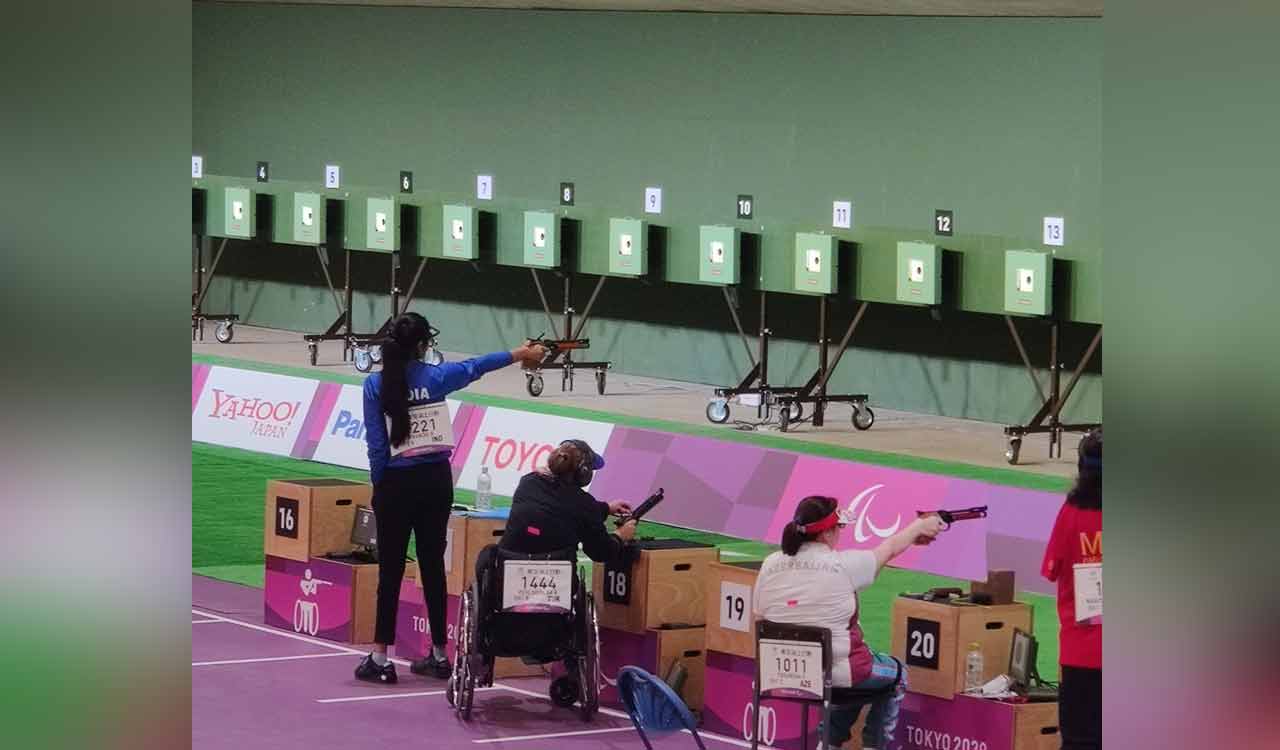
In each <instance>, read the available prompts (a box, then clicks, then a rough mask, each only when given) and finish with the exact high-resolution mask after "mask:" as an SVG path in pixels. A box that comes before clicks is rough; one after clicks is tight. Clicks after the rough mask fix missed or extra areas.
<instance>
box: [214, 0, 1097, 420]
mask: <svg viewBox="0 0 1280 750" xmlns="http://www.w3.org/2000/svg"><path fill="white" fill-rule="evenodd" d="M193 28H194V39H193V42H194V49H193V58H194V63H193V89H194V101H193V108H194V122H195V126H194V133H193V152H194V153H199V154H202V155H203V156H204V157H205V169H206V173H208V174H211V175H218V176H224V177H230V178H239V179H251V175H252V173H253V168H254V163H255V162H256V161H258V160H266V161H270V163H271V172H272V179H273V183H272V187H273V188H274V187H276V186H277V183H289V184H290V185H291V186H292V185H293V184H294V183H297V184H298V185H306V186H308V187H309V188H316V187H318V185H319V182H320V177H321V172H322V169H323V166H324V164H325V163H337V164H340V165H341V166H342V168H343V182H344V190H343V192H351V193H352V194H353V195H354V196H359V195H363V194H367V193H371V192H379V193H386V192H393V191H395V189H396V182H397V178H398V175H399V171H400V170H401V169H408V170H412V171H413V172H414V176H415V182H416V186H415V193H414V195H413V196H412V198H411V199H410V202H412V203H414V204H417V205H420V206H421V209H420V210H421V214H420V232H419V235H420V237H421V239H422V241H423V242H422V246H421V247H420V248H418V249H417V251H418V252H421V253H423V254H426V255H437V254H438V243H439V239H438V237H439V229H438V227H439V217H438V210H439V208H438V206H439V204H440V203H441V202H445V201H462V200H470V199H472V198H473V197H474V196H473V194H472V192H473V190H474V182H475V175H476V174H478V173H484V174H492V175H493V176H494V185H495V188H494V192H495V200H494V201H492V202H491V203H488V204H486V203H481V204H480V205H481V207H482V208H484V209H485V210H490V211H493V212H494V213H495V214H496V217H497V219H496V221H497V249H496V257H494V258H493V260H495V261H496V262H497V263H498V264H503V263H515V262H518V260H519V253H520V238H521V234H522V232H521V229H522V211H523V210H524V209H526V208H550V207H554V206H555V202H556V198H557V189H558V185H559V183H560V182H561V181H572V182H574V183H575V184H576V187H577V193H578V195H577V201H576V205H575V206H574V207H572V208H569V209H565V213H566V214H567V215H569V216H571V217H573V218H577V219H579V220H580V221H581V243H582V247H583V248H584V249H586V250H589V251H594V250H596V249H598V248H601V247H604V246H605V245H606V243H607V232H608V221H607V219H608V217H610V216H626V215H631V216H640V215H642V214H641V202H642V195H643V190H644V188H645V187H646V186H648V185H660V186H662V188H663V190H664V204H665V205H664V213H663V214H662V215H661V216H660V217H646V218H649V219H650V220H651V221H653V222H654V223H656V224H660V225H662V226H664V227H665V228H666V233H665V234H666V237H665V242H663V243H661V244H660V246H659V248H660V249H659V257H658V258H656V259H655V264H656V266H657V269H658V271H657V275H658V277H659V279H658V280H657V281H660V280H667V281H679V282H688V281H690V280H691V278H696V274H697V250H696V243H697V234H698V226H699V225H700V224H713V223H725V224H732V223H737V225H738V226H740V227H741V228H742V229H743V230H744V231H750V232H754V233H758V234H759V235H760V238H761V239H760V241H761V250H760V260H759V263H758V273H757V274H755V275H754V276H753V277H752V278H751V280H750V282H749V283H748V286H751V287H759V288H764V289H768V290H773V291H785V290H787V289H790V287H791V281H792V278H791V277H792V273H793V272H792V264H791V255H790V253H791V250H792V235H793V234H794V232H796V231H811V230H826V231H830V232H832V233H834V234H836V235H837V236H839V237H840V238H841V239H842V240H845V241H846V242H847V243H849V245H848V247H849V250H847V253H848V256H847V257H849V258H850V259H851V262H852V266H853V268H852V273H851V274H850V276H851V283H848V284H846V285H845V286H844V287H843V288H842V289H841V291H840V293H839V294H838V295H837V298H836V300H835V303H834V305H833V315H834V316H835V318H836V319H835V321H833V324H832V328H833V330H832V332H831V334H830V335H832V336H833V337H838V336H839V334H840V332H841V331H842V329H843V321H845V320H847V319H848V317H849V315H851V314H852V310H853V307H854V303H853V299H854V298H855V297H856V298H858V299H867V300H871V301H873V302H882V301H890V302H891V301H892V300H893V294H894V279H893V274H894V262H895V255H894V250H895V245H896V243H897V241H899V240H906V239H930V238H932V219H933V211H934V209H935V208H946V209H951V210H953V211H954V212H955V216H956V228H957V233H956V235H955V237H953V238H939V241H940V244H942V245H943V246H944V247H945V248H946V250H948V251H951V252H950V253H948V261H947V266H948V269H949V270H950V271H951V272H952V273H951V276H950V278H949V279H948V281H947V283H946V284H944V286H946V287H947V288H948V289H949V291H950V296H949V298H948V299H947V300H946V306H947V308H948V309H947V310H946V311H945V314H944V317H943V320H942V321H941V322H936V321H933V320H932V319H930V317H929V315H928V314H927V313H926V312H924V311H922V310H919V309H914V308H908V307H901V306H896V305H874V306H873V307H872V308H871V310H872V311H871V312H870V313H869V314H868V317H867V319H866V321H865V324H864V325H863V327H862V328H861V329H860V330H859V335H858V337H857V339H856V341H857V342H858V344H859V348H858V349H856V350H854V351H851V353H850V354H849V356H848V358H847V359H846V360H845V363H844V364H842V365H841V369H840V372H839V373H838V374H837V376H836V378H835V387H837V388H847V389H854V390H859V391H867V392H869V393H871V394H872V397H873V401H874V402H875V403H880V404H883V405H886V406H892V407H900V408H909V409H919V410H923V411H929V412H937V413H945V414H952V415H957V416H966V417H973V418H979V419H992V420H1001V421H1008V420H1013V421H1021V420H1024V419H1025V418H1026V417H1028V416H1029V412H1030V410H1031V408H1032V393H1033V392H1032V388H1031V385H1030V382H1029V380H1028V379H1027V377H1026V375H1025V373H1023V372H1021V370H1020V367H1018V366H1016V354H1015V350H1014V348H1013V345H1012V342H1011V341H1010V340H1009V337H1008V333H1007V331H1006V330H1005V328H1004V323H1003V321H1002V320H1001V319H1000V318H999V317H997V316H995V315H992V314H991V313H998V312H999V311H1000V309H1001V307H1002V294H1001V287H1000V284H1001V283H1002V279H1003V277H1002V264H1003V253H1004V251H1005V250H1006V249H1018V248H1040V247H1041V245H1040V242H1039V240H1040V220H1041V217H1042V216H1045V215H1061V216H1064V217H1065V219H1066V232H1067V245H1066V246H1065V247H1063V248H1059V249H1058V251H1057V253H1056V258H1057V259H1058V261H1059V263H1058V264H1057V265H1058V269H1059V270H1064V271H1067V274H1066V275H1067V276H1068V277H1069V279H1068V284H1067V293H1066V294H1065V295H1064V296H1063V298H1062V304H1061V305H1060V307H1059V314H1060V315H1062V316H1063V317H1064V318H1066V319H1068V320H1072V321H1081V322H1100V321H1101V314H1102V310H1101V299H1100V283H1099V277H1100V273H1101V241H1100V237H1099V232H1098V212H1099V204H1100V201H1099V191H1098V186H1099V179H1100V174H1099V171H1100V169H1099V151H1100V141H1099V106H1098V96H1099V89H1100V78H1099V71H1100V64H1101V34H1100V26H1099V24H1098V22H1097V21H1096V20H1027V19H1022V20H993V19H921V18H914V19H902V18H886V17H875V18H873V17H834V18H833V17H799V16H797V17H791V16H777V15H770V16H753V15H701V14H659V13H634V14H614V13H581V12H578V13H573V12H532V11H476V10H443V9H423V8H360V7H314V6H309V7H304V6H286V7H262V6H241V5H238V4H237V5H217V4H205V3H198V4H197V5H196V6H195V8H194V15H193ZM215 179H216V178H215ZM739 193H750V194H752V195H753V196H754V198H755V203H756V212H755V218H754V219H753V220H751V221H741V222H736V221H735V219H734V214H733V209H734V203H735V198H736V196H737V195H738V194H739ZM837 199H847V200H851V201H853V203H854V222H855V223H854V228H853V229H852V230H848V231H846V230H832V229H831V228H830V221H831V219H830V216H831V202H832V201H833V200H837ZM234 245H235V247H234V248H233V249H232V250H229V252H228V258H227V259H226V260H225V261H224V262H225V264H226V270H227V271H229V272H231V273H232V274H233V275H234V277H235V280H234V281H231V280H227V281H220V282H218V283H217V285H215V287H214V292H213V294H212V295H211V298H210V304H211V305H215V306H216V305H219V304H222V305H225V304H233V305H234V306H235V308H236V311H237V312H241V313H242V314H244V315H246V316H247V317H248V319H249V320H250V321H253V322H260V323H264V324H270V325H278V326H285V327H290V328H297V329H316V328H321V327H323V326H324V325H326V324H327V323H328V322H329V321H330V320H331V319H332V317H333V314H334V311H333V308H332V301H331V299H330V298H329V297H328V292H327V290H322V289H321V290H317V289H316V288H315V286H314V285H315V284H318V283H321V282H319V272H318V270H317V269H316V264H315V260H314V251H311V250H307V249H306V248H301V249H299V248H287V247H283V246H274V247H266V246H261V245H256V244H246V243H234ZM356 258H357V260H356V266H357V268H356V281H357V286H358V287H359V288H360V289H362V294H361V295H360V297H359V304H358V305H357V312H358V313H359V315H362V316H366V317H368V318H369V321H365V322H366V323H367V322H371V321H372V319H373V318H375V317H381V316H385V311H386V307H385V306H386V302H385V300H384V299H383V298H382V297H380V296H379V292H381V291H383V290H385V288H386V275H387V271H386V267H387V263H388V259H387V258H386V256H378V255H373V254H366V253H359V254H357V256H356ZM335 260H336V258H335ZM603 264H604V258H603V254H601V253H594V252H584V253H582V257H581V258H580V259H579V260H578V262H577V265H576V266H574V268H575V269H576V270H578V271H582V272H585V273H598V272H601V271H602V270H604V269H603ZM429 268H430V269H431V270H430V271H429V273H430V274H431V275H430V277H429V279H428V280H427V281H425V282H424V287H423V290H422V293H421V295H420V296H421V297H423V298H425V299H426V300H428V301H429V302H427V303H424V304H422V305H420V309H423V310H424V311H425V312H427V313H428V314H429V315H430V316H431V317H432V319H433V322H434V321H439V324H440V325H441V327H445V328H446V329H447V330H449V331H450V333H452V334H453V335H452V337H451V338H452V341H451V342H447V343H451V344H452V347H453V348H457V349H463V350H479V349H486V348H491V347H494V346H498V345H500V344H505V343H509V342H511V341H512V340H514V339H516V338H518V337H519V336H520V335H523V334H525V333H537V332H538V331H541V330H543V329H545V328H546V324H545V317H544V316H542V315H541V313H540V312H536V314H535V310H534V309H531V308H536V306H537V301H536V296H535V295H534V292H533V289H532V284H531V282H530V281H529V277H528V272H527V271H524V270H517V269H513V268H503V267H501V266H495V265H493V264H486V265H485V266H484V267H483V268H484V270H483V271H482V272H479V273H477V272H476V271H475V270H473V269H472V268H471V267H470V266H468V265H465V264H456V263H450V262H446V261H439V260H433V261H432V262H431V265H430V266H429ZM592 281H593V279H591V278H586V279H580V280H578V281H577V286H576V288H577V289H578V290H579V294H580V295H581V298H580V300H579V303H578V306H579V308H581V306H582V304H584V300H585V296H586V294H587V293H588V292H589V287H590V283H591V282H592ZM743 297H744V302H745V304H746V307H747V308H749V310H748V311H747V312H746V313H745V316H746V318H747V325H748V327H749V329H750V328H753V327H754V323H753V321H754V319H755V314H754V308H755V305H756V301H755V292H749V291H744V292H743ZM555 306H556V307H558V304H556V305H555ZM816 308H817V302H816V301H815V300H813V299H812V298H805V297H801V296H797V295H781V294H780V295H773V296H771V307H770V310H771V315H770V317H771V320H770V323H771V327H772V328H773V329H774V330H775V332H776V333H778V334H779V335H780V336H782V337H784V338H792V339H796V340H794V341H779V342H778V346H777V347H776V348H775V349H774V351H773V352H772V355H773V361H774V363H775V365H774V370H773V371H774V374H775V377H774V378H773V379H774V380H775V381H776V380H781V379H782V378H783V377H786V378H795V379H799V380H803V379H804V376H805V375H807V373H805V372H803V370H804V369H805V368H806V367H812V366H813V362H814V356H813V353H812V351H806V349H805V347H806V346H807V345H806V344H805V343H803V342H805V341H808V340H810V339H812V338H813V337H814V335H815V331H814V330H813V325H814V321H815V320H816V312H817V311H816ZM375 310H376V311H375ZM597 310H598V313H599V314H600V315H601V316H603V319H602V320H600V321H599V322H598V323H597V324H593V326H592V329H591V330H590V334H591V336H592V338H593V341H594V342H596V345H595V346H593V352H594V351H596V350H598V351H599V353H602V354H605V355H606V356H609V357H611V358H613V359H614V360H615V362H616V366H617V368H618V369H619V370H622V371H627V372H638V373H645V374H655V375H666V376H670V377H678V378H687V379H691V380H696V381H700V382H728V381H732V380H735V379H736V377H737V373H739V372H740V371H741V370H742V369H743V367H744V365H745V363H746V360H745V356H744V355H743V354H742V349H741V345H740V344H739V343H738V342H737V340H736V336H735V337H729V336H728V335H727V334H726V331H727V329H728V328H729V319H728V313H727V312H726V310H725V307H724V303H723V300H722V297H721V293H720V291H719V290H717V289H714V288H709V287H705V286H699V285H695V284H690V283H679V284H663V283H646V282H639V281H632V280H621V279H619V280H612V281H610V282H609V283H608V284H607V285H606V295H605V297H604V298H603V299H602V301H601V302H599V303H598V304H597ZM641 321H643V322H641ZM1025 326H1026V330H1028V331H1029V332H1030V331H1031V330H1032V329H1037V331H1036V334H1035V335H1036V338H1037V340H1044V339H1047V331H1045V330H1039V329H1041V328H1042V325H1041V324H1039V323H1035V322H1031V321H1027V322H1025ZM1086 328H1087V327H1085V326H1068V328H1067V330H1066V331H1065V332H1064V338H1065V342H1066V345H1065V347H1064V348H1065V351H1066V354H1067V358H1068V361H1071V360H1072V358H1074V356H1075V355H1076V354H1077V353H1078V352H1079V351H1081V350H1082V349H1083V346H1084V344H1085V343H1087V340H1088V336H1089V335H1090V333H1091V332H1090V331H1088V330H1086ZM809 349H810V350H811V349H812V347H809ZM1032 349H1033V351H1032V356H1033V357H1035V358H1036V359H1037V361H1043V360H1044V359H1045V354H1044V352H1043V351H1042V350H1043V349H1044V347H1043V346H1042V345H1036V346H1033V347H1032ZM1095 369H1096V368H1095ZM1075 398H1078V399H1079V401H1077V402H1076V403H1075V405H1074V408H1071V409H1069V410H1068V415H1069V416H1073V417H1080V418H1088V419H1092V418H1097V417H1098V416H1099V415H1100V412H1101V383H1100V378H1094V377H1089V378H1087V379H1086V380H1085V382H1083V383H1082V384H1081V386H1080V387H1079V388H1078V389H1077V395H1076V397H1075ZM1073 400H1074V399H1073Z"/></svg>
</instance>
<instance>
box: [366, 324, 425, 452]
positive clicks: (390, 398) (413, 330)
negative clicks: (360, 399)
mask: <svg viewBox="0 0 1280 750" xmlns="http://www.w3.org/2000/svg"><path fill="white" fill-rule="evenodd" d="M430 330H431V326H430V325H428V324H427V319H426V318H424V317H422V316H421V315H419V314H418V313H415V312H409V313H405V314H404V315H401V316H400V317H398V318H396V320H395V323H393V324H392V325H391V333H390V334H389V335H388V336H387V338H386V339H385V340H384V341H383V342H382V387H381V390H380V392H379V393H378V399H379V401H380V402H381V404H382V411H383V413H385V414H386V415H387V416H388V417H389V418H390V419H391V429H390V433H391V434H390V435H389V437H390V438H391V444H392V445H393V446H400V445H402V444H403V443H404V441H406V440H408V439H409V379H408V369H409V363H410V362H412V361H413V360H415V359H417V358H418V346H419V344H421V343H424V342H426V341H427V340H428V339H429V338H430V335H431V334H430Z"/></svg>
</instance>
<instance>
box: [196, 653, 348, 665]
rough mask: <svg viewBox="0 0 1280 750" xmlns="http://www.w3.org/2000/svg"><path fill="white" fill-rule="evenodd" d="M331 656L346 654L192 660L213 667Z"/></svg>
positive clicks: (197, 663)
mask: <svg viewBox="0 0 1280 750" xmlns="http://www.w3.org/2000/svg"><path fill="white" fill-rule="evenodd" d="M331 656H346V654H344V653H339V652H336V651H335V652H332V653H328V654H298V655H296V656H264V657H262V658H259V659H223V660H222V661H193V662H191V666H193V667H214V666H218V665H220V664H258V663H260V662H264V661H292V660H294V659H327V658H329V657H331Z"/></svg>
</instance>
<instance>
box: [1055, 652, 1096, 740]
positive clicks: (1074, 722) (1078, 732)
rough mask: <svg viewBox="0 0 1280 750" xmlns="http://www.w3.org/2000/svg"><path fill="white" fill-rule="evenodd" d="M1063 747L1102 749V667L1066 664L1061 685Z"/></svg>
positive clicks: (1060, 707)
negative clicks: (1090, 667)
mask: <svg viewBox="0 0 1280 750" xmlns="http://www.w3.org/2000/svg"><path fill="white" fill-rule="evenodd" d="M1058 731H1059V732H1061V734H1062V750H1101V749H1102V670H1101V669H1087V668H1084V667H1068V666H1067V665H1065V664H1063V665H1062V685H1061V687H1059V689H1058Z"/></svg>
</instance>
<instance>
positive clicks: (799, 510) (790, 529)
mask: <svg viewBox="0 0 1280 750" xmlns="http://www.w3.org/2000/svg"><path fill="white" fill-rule="evenodd" d="M839 505H840V503H839V502H838V501H837V500H836V499H835V498H834V497H825V496H823V495H810V496H809V497H806V498H805V499H803V500H801V501H800V504H799V505H797V506H796V514H795V516H794V518H793V519H792V520H791V521H790V522H788V523H787V525H786V526H784V527H783V529H782V554H784V555H789V556H794V555H795V554H796V553H797V552H799V551H800V545H801V544H804V543H805V542H809V541H813V540H814V539H816V538H817V536H818V534H803V533H801V531H800V527H801V526H802V525H804V524H810V523H814V522H815V521H821V520H822V519H824V518H826V517H827V516H829V515H831V514H832V513H834V512H835V511H836V508H837V507H838V506H839ZM819 533H821V532H819Z"/></svg>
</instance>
